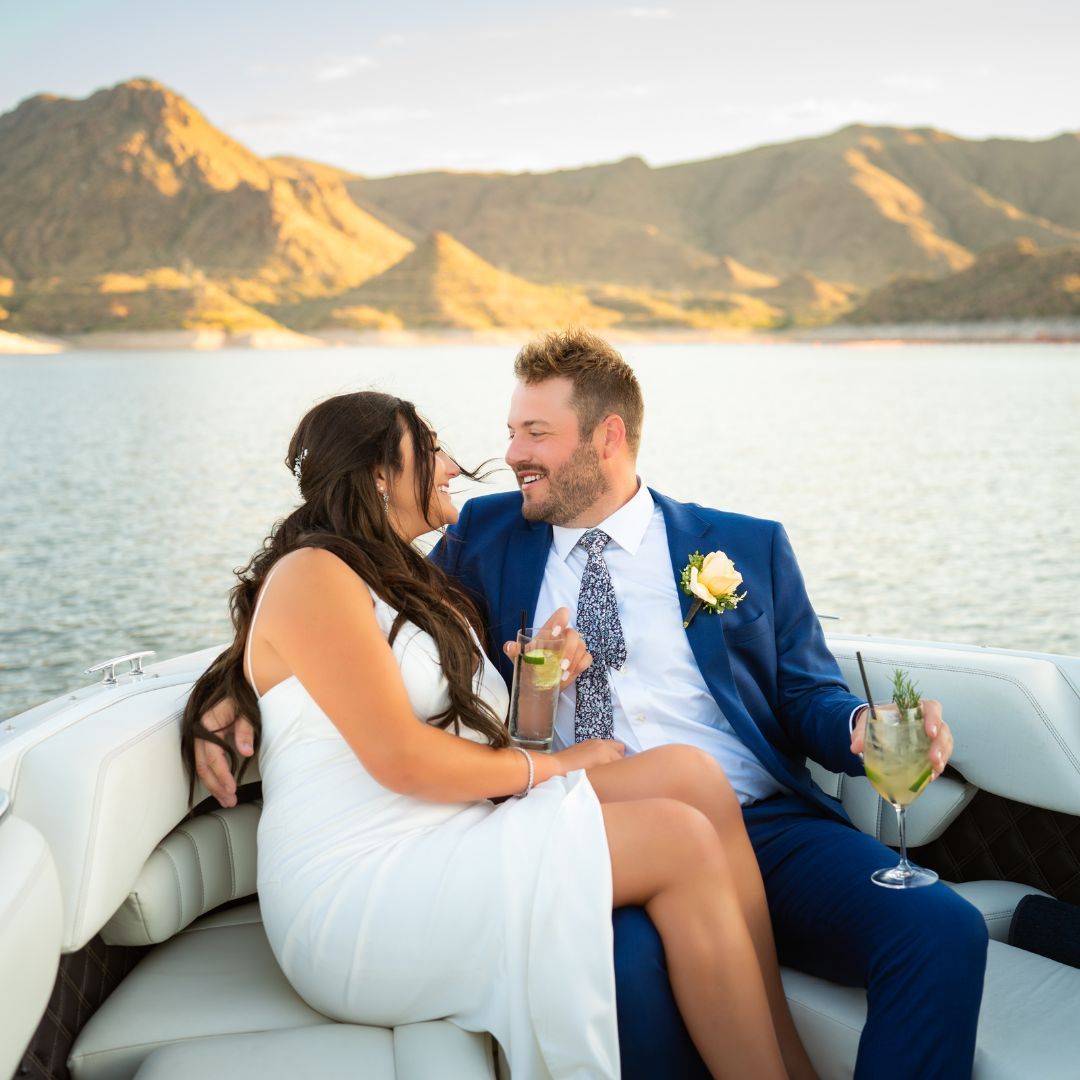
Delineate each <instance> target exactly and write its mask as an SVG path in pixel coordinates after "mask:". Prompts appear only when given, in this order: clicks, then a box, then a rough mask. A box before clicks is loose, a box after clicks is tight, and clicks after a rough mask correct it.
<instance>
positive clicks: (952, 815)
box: [915, 780, 978, 847]
mask: <svg viewBox="0 0 1080 1080" xmlns="http://www.w3.org/2000/svg"><path fill="white" fill-rule="evenodd" d="M957 782H958V783H960V782H959V781H957ZM972 788H975V785H974V784H969V783H968V782H967V781H966V780H965V781H963V783H962V784H961V788H960V791H959V792H958V793H957V795H956V796H955V797H954V798H953V800H952V801H951V802H950V803H948V804H947V805H946V806H945V807H944V808H943V809H942V811H941V813H940V814H938V815H937V818H936V819H933V822H932V824H931V825H929V826H928V827H927V829H926V830H925V831H926V832H927V833H932V832H934V831H936V830H937V829H938V828H939V827H940V828H941V830H942V832H944V830H945V829H947V828H948V827H949V826H950V825H951V824H952V823H953V822H954V821H955V820H956V819H957V818H958V817H959V816H960V815H961V814H962V813H963V812H964V810H965V809H966V808H967V805H968V803H969V802H971V799H972V798H974V797H975V791H977V790H978V789H977V788H975V790H974V791H972V792H971V795H970V797H969V795H968V791H969V789H972ZM939 835H940V834H939ZM930 843H933V841H931V840H918V841H916V844H915V846H916V847H918V846H919V845H920V844H930Z"/></svg>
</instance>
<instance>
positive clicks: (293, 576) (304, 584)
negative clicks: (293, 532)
mask: <svg viewBox="0 0 1080 1080" xmlns="http://www.w3.org/2000/svg"><path fill="white" fill-rule="evenodd" d="M274 578H275V582H274V583H275V584H277V585H279V589H278V592H279V593H280V594H283V596H282V599H284V598H285V597H286V596H288V595H289V594H292V593H295V592H302V593H304V594H307V595H310V594H311V591H312V590H318V592H319V593H320V594H321V595H322V596H323V597H324V598H326V599H342V600H345V599H347V600H348V602H354V601H355V600H356V599H358V598H360V597H361V596H362V597H364V598H366V599H367V601H368V602H369V603H370V602H371V593H370V592H369V590H368V588H367V584H366V582H365V581H364V580H363V578H361V577H360V575H359V574H357V573H356V571H355V570H353V568H352V567H351V566H349V565H348V563H346V562H345V561H344V560H343V559H341V558H339V557H338V556H337V555H335V554H334V553H333V552H332V551H327V550H326V549H325V548H316V547H304V548H298V549H297V550H296V551H290V552H289V553H288V554H287V555H283V556H282V557H281V558H280V559H279V560H278V561H277V563H276V564H275V566H274Z"/></svg>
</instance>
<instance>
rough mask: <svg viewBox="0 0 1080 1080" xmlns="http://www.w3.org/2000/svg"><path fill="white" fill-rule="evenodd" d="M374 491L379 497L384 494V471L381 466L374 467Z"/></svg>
mask: <svg viewBox="0 0 1080 1080" xmlns="http://www.w3.org/2000/svg"><path fill="white" fill-rule="evenodd" d="M375 490H376V491H377V492H378V493H379V494H380V495H385V494H386V470H385V469H384V468H383V467H382V466H381V465H377V466H376V467H375Z"/></svg>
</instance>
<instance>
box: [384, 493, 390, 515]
mask: <svg viewBox="0 0 1080 1080" xmlns="http://www.w3.org/2000/svg"><path fill="white" fill-rule="evenodd" d="M382 508H383V513H384V514H385V515H386V516H387V517H389V516H390V493H389V492H388V491H384V492H383V493H382Z"/></svg>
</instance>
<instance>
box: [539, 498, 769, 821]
mask: <svg viewBox="0 0 1080 1080" xmlns="http://www.w3.org/2000/svg"><path fill="white" fill-rule="evenodd" d="M597 528H600V529H603V531H604V532H606V533H607V534H608V536H610V537H611V543H609V544H608V545H607V547H606V548H605V549H604V561H605V562H606V563H607V566H608V570H609V571H610V573H611V581H612V585H613V586H614V589H615V598H616V600H617V602H618V606H619V618H620V620H621V621H622V627H623V635H624V637H625V639H626V663H625V665H624V666H623V669H622V671H615V670H613V669H609V671H608V681H609V683H610V686H611V701H612V707H613V710H614V721H615V738H616V739H618V740H619V741H620V742H623V743H625V744H626V752H627V754H633V753H636V752H638V751H639V750H648V749H649V748H651V747H654V746H663V745H665V744H667V743H686V744H689V745H690V746H696V747H699V748H700V749H702V750H705V751H706V752H708V753H709V754H711V755H712V756H713V757H714V758H715V759H716V760H717V761H718V762H719V763H720V765H721V767H722V768H723V770H724V772H725V773H726V774H727V778H728V780H729V781H730V782H731V785H732V787H734V789H735V792H736V794H737V795H738V796H739V801H740V802H741V803H742V804H743V805H744V806H745V805H747V804H748V803H752V802H757V801H759V800H761V799H765V798H768V797H769V796H770V795H774V794H776V793H777V792H779V791H784V790H786V789H785V788H784V787H782V785H781V784H779V783H778V782H777V781H776V780H775V779H774V778H773V776H772V774H771V773H769V772H768V771H767V770H766V769H765V767H764V766H763V765H762V764H761V762H759V761H758V759H757V758H756V757H755V756H754V755H753V754H752V753H751V752H750V750H749V749H748V748H747V747H746V745H745V744H744V743H743V742H742V740H741V739H740V738H739V737H738V736H737V735H736V734H735V732H734V731H733V730H732V727H731V725H730V724H729V723H728V721H727V720H726V719H725V718H724V715H723V713H722V712H721V711H720V707H719V706H718V705H717V704H716V700H715V699H714V698H713V696H712V694H710V693H709V688H708V687H707V686H706V685H705V680H704V679H703V678H702V675H701V672H700V671H699V670H698V666H697V661H696V660H695V659H694V654H693V652H692V651H691V649H690V643H689V641H688V640H687V637H686V634H684V633H681V629H682V609H681V607H680V606H679V592H678V585H677V584H676V581H675V577H674V574H673V572H672V566H671V558H670V555H669V553H668V542H667V528H666V527H665V525H664V515H663V513H662V512H661V510H660V507H659V506H657V505H656V503H655V502H654V501H653V497H652V496H651V495H650V494H649V489H648V488H647V487H645V485H644V484H641V483H640V482H639V486H638V491H637V494H636V495H635V496H634V497H633V498H632V499H631V500H630V501H629V502H628V503H626V504H625V505H624V506H621V507H620V508H619V509H618V510H616V511H615V513H614V514H612V515H611V516H610V517H609V518H608V519H607V520H606V521H602V522H601V523H600V524H599V525H598V526H597ZM587 531H588V530H587V529H568V528H564V527H562V526H558V525H556V526H553V535H552V540H551V549H550V551H549V552H548V557H547V564H546V565H545V567H544V580H543V584H542V585H541V587H540V596H539V599H538V601H537V607H536V616H535V624H536V625H537V626H541V625H543V623H544V622H545V621H546V620H547V619H548V618H550V616H551V615H552V614H553V612H554V611H555V610H556V609H557V608H560V607H568V608H569V609H570V621H571V624H573V623H574V622H575V621H576V613H577V601H578V592H579V591H580V589H581V576H582V574H583V573H584V572H585V563H586V561H587V558H588V557H587V556H586V554H585V551H584V550H583V549H582V548H580V547H578V546H577V544H578V540H580V539H581V537H582V536H583V535H584V534H585V533H586V532H587ZM575 700H576V694H575V691H574V687H573V686H570V687H567V688H566V689H565V690H564V691H563V694H562V699H561V700H560V702H559V710H558V713H557V715H556V717H555V744H556V749H558V748H560V747H566V746H572V745H573V743H574V702H575Z"/></svg>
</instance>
